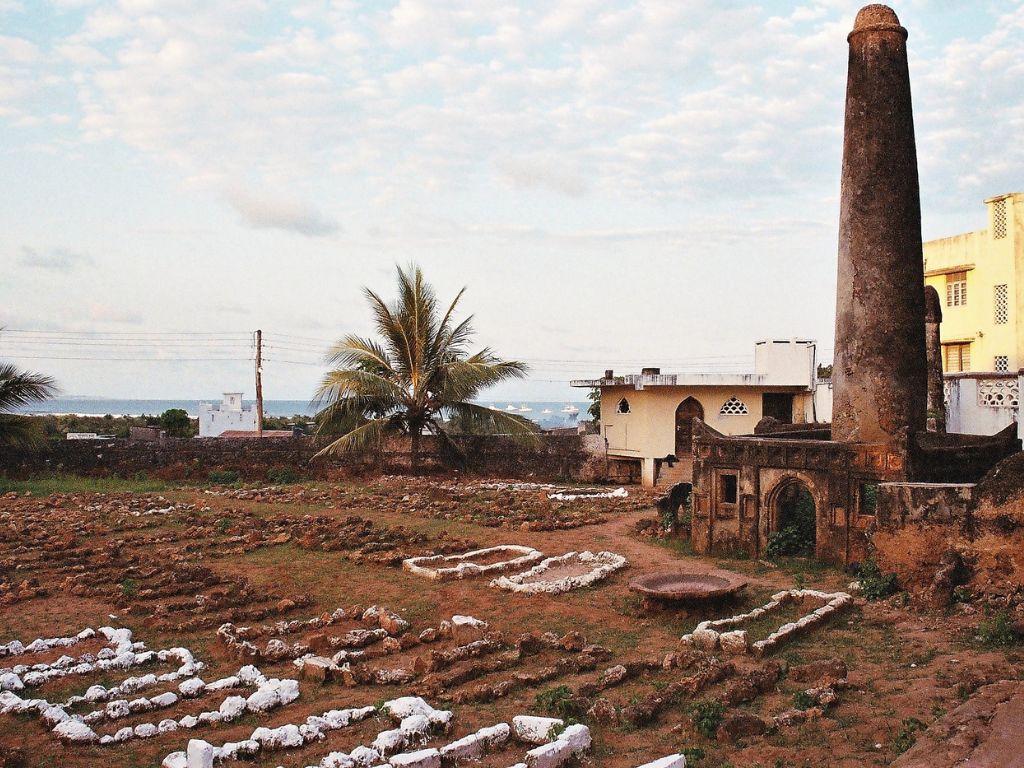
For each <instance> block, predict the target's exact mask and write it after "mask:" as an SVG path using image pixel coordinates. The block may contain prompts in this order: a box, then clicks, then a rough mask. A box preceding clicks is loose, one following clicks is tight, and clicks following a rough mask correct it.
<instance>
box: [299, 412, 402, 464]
mask: <svg viewBox="0 0 1024 768" xmlns="http://www.w3.org/2000/svg"><path fill="white" fill-rule="evenodd" d="M389 433H392V434H398V428H397V427H396V426H395V424H394V422H393V421H392V420H391V419H390V418H386V417H382V418H378V419H371V420H370V421H367V422H366V423H365V424H363V425H361V426H358V427H356V428H355V429H353V430H351V431H350V432H348V433H346V434H344V435H342V436H341V437H339V438H338V439H337V440H335V441H334V442H332V443H330V444H329V445H327V446H326V447H324V448H322V449H321V450H319V451H318V452H317V453H316V454H315V455H314V456H313V458H314V459H316V458H320V457H321V456H336V455H338V454H342V453H350V452H356V451H365V450H370V449H375V448H379V447H380V446H381V444H382V443H383V442H384V438H385V437H387V436H388V434H389Z"/></svg>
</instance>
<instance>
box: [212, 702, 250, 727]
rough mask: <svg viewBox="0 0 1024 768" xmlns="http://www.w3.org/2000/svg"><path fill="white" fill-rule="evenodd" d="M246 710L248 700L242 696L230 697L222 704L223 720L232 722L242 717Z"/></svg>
mask: <svg viewBox="0 0 1024 768" xmlns="http://www.w3.org/2000/svg"><path fill="white" fill-rule="evenodd" d="M245 710H246V700H245V698H244V697H242V696H228V697H227V698H226V699H224V701H222V702H221V703H220V708H219V709H218V711H219V712H220V716H221V719H222V720H224V721H225V722H231V721H232V720H235V719H237V718H239V717H241V716H242V713H243V712H245Z"/></svg>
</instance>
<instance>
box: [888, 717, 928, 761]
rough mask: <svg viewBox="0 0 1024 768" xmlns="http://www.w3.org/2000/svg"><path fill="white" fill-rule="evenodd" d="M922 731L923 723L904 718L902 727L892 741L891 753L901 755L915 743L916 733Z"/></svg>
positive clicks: (912, 718)
mask: <svg viewBox="0 0 1024 768" xmlns="http://www.w3.org/2000/svg"><path fill="white" fill-rule="evenodd" d="M923 730H924V723H922V722H921V721H920V720H918V719H917V718H916V717H908V718H906V719H905V720H904V721H903V727H902V728H900V730H899V731H897V732H896V736H895V737H894V738H893V740H892V748H893V751H894V752H896V754H897V755H902V754H903V753H904V752H906V751H907V750H908V749H910V748H911V747H912V746H914V744H916V743H917V732H918V731H923Z"/></svg>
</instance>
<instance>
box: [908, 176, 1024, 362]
mask: <svg viewBox="0 0 1024 768" xmlns="http://www.w3.org/2000/svg"><path fill="white" fill-rule="evenodd" d="M985 205H986V207H987V209H988V229H981V230H978V231H976V232H968V233H966V234H963V235H954V236H953V237H944V238H942V239H940V240H930V241H929V242H927V243H925V244H924V270H925V272H924V277H925V283H926V284H928V285H931V286H934V288H935V289H936V290H937V291H938V292H939V296H940V297H942V298H943V307H942V335H941V339H942V362H943V368H944V370H945V371H946V372H947V373H958V372H961V371H1017V370H1018V369H1019V368H1021V367H1024V314H1022V313H1020V312H1018V311H1017V308H1018V307H1022V306H1024V193H1020V192H1017V193H1013V194H1007V195H999V196H997V197H992V198H989V199H988V200H986V201H985Z"/></svg>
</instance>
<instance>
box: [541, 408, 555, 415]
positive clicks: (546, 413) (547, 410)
mask: <svg viewBox="0 0 1024 768" xmlns="http://www.w3.org/2000/svg"><path fill="white" fill-rule="evenodd" d="M551 413H552V411H551V409H550V408H545V409H544V410H543V411H541V412H540V415H541V416H550V415H551Z"/></svg>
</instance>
